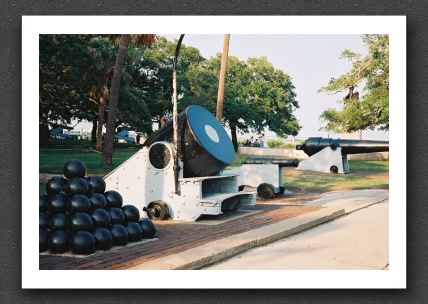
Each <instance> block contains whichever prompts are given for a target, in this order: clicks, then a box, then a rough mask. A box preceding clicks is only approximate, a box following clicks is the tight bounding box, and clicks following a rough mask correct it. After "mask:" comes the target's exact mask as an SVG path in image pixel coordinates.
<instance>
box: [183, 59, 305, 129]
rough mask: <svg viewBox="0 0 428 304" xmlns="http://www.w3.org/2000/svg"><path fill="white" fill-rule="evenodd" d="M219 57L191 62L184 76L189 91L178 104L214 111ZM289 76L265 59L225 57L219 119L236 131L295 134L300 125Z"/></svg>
mask: <svg viewBox="0 0 428 304" xmlns="http://www.w3.org/2000/svg"><path fill="white" fill-rule="evenodd" d="M220 62H221V56H220V54H217V56H215V57H213V58H211V59H209V60H205V61H201V62H200V63H197V64H193V65H191V66H190V67H189V69H188V72H187V78H188V81H189V89H190V90H189V93H188V94H187V95H186V94H185V95H184V96H183V97H182V98H181V100H180V106H181V107H185V106H186V105H188V104H192V103H193V104H194V103H197V104H200V105H202V106H204V107H205V108H207V109H209V110H211V111H212V112H214V111H215V107H216V101H217V90H218V75H219V70H220ZM295 97H296V94H295V92H294V86H293V84H292V82H291V78H290V77H289V76H288V75H287V74H285V73H284V72H283V71H282V70H279V69H275V68H274V67H273V65H272V64H271V63H270V62H269V61H268V60H267V59H266V58H265V57H262V58H249V59H248V60H247V62H244V61H241V60H239V59H238V58H236V57H234V56H229V58H228V63H227V70H226V81H225V93H224V108H223V121H224V123H225V124H227V125H229V126H230V127H231V128H232V127H236V128H237V129H238V130H239V131H249V130H251V131H255V132H263V131H264V129H265V128H266V127H269V129H270V130H272V131H274V132H276V133H277V134H279V135H283V136H284V135H289V134H291V135H297V133H298V131H299V129H300V126H299V124H298V121H297V119H296V118H295V116H294V114H293V112H294V110H295V109H296V108H298V103H297V100H296V99H295Z"/></svg>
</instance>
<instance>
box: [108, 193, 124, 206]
mask: <svg viewBox="0 0 428 304" xmlns="http://www.w3.org/2000/svg"><path fill="white" fill-rule="evenodd" d="M104 196H105V198H106V200H107V207H108V208H114V207H115V208H120V207H122V204H123V199H122V195H120V193H119V192H117V191H114V190H110V191H107V192H105V193H104Z"/></svg>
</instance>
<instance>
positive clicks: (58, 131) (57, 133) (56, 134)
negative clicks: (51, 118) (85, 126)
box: [49, 127, 75, 139]
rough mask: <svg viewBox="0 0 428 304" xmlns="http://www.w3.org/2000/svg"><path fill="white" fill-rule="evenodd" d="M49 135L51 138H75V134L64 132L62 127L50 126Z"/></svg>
mask: <svg viewBox="0 0 428 304" xmlns="http://www.w3.org/2000/svg"><path fill="white" fill-rule="evenodd" d="M49 135H50V137H51V138H52V139H75V136H73V135H70V134H66V133H64V129H63V128H60V127H56V128H52V129H51V130H50V131H49Z"/></svg>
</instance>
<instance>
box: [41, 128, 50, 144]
mask: <svg viewBox="0 0 428 304" xmlns="http://www.w3.org/2000/svg"><path fill="white" fill-rule="evenodd" d="M39 146H41V147H46V146H49V127H48V125H47V124H44V123H39Z"/></svg>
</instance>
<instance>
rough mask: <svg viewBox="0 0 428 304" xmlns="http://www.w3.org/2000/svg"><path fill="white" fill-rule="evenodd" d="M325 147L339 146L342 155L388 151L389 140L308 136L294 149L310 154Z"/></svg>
mask: <svg viewBox="0 0 428 304" xmlns="http://www.w3.org/2000/svg"><path fill="white" fill-rule="evenodd" d="M326 147H330V148H331V149H333V150H336V149H337V148H339V147H340V148H341V149H342V155H347V154H361V153H373V152H387V151H389V142H388V141H381V140H357V139H338V138H337V139H336V138H323V137H309V138H308V139H307V140H305V142H304V143H303V144H301V145H298V146H296V149H297V150H302V151H303V152H305V153H306V154H307V155H308V156H312V155H314V154H316V153H318V152H319V151H321V150H322V149H324V148H326Z"/></svg>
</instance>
